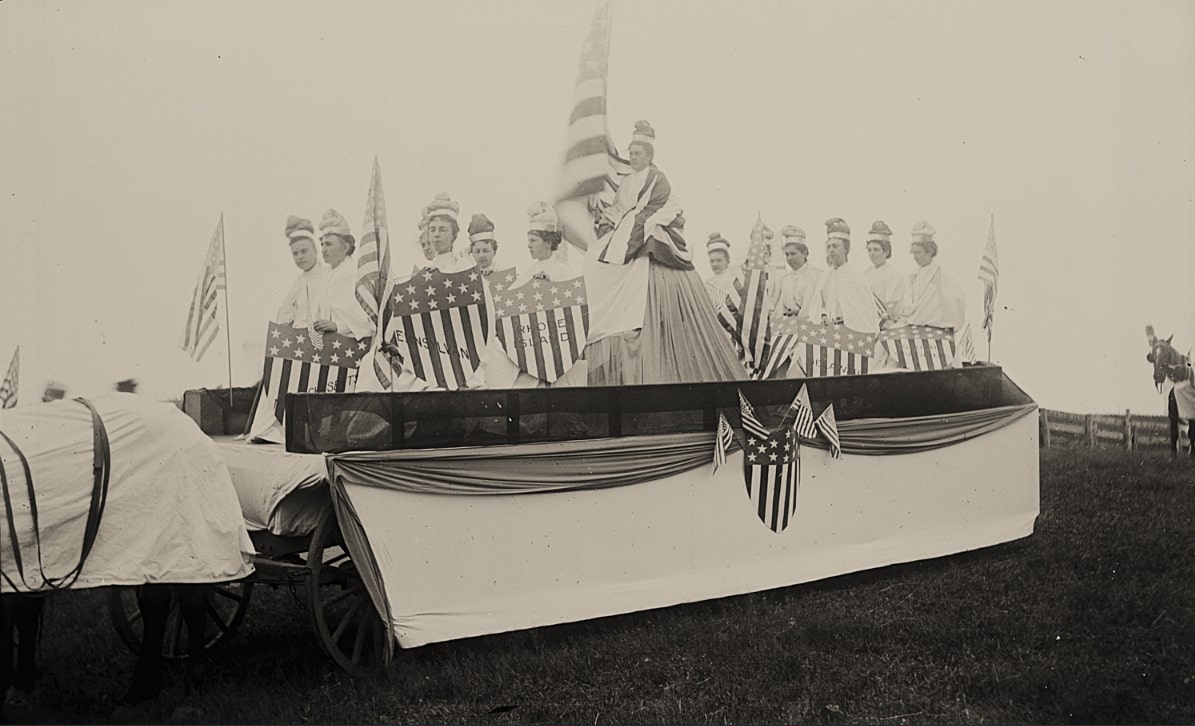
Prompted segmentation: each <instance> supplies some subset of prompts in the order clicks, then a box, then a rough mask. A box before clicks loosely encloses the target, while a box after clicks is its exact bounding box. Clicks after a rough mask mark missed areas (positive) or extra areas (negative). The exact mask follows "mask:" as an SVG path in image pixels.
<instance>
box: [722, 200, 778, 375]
mask: <svg viewBox="0 0 1195 726" xmlns="http://www.w3.org/2000/svg"><path fill="white" fill-rule="evenodd" d="M771 238H772V230H771V229H770V228H769V227H768V226H767V225H766V224H764V221H763V217H762V216H759V217H757V218H756V220H755V225H754V226H753V227H752V228H751V245H750V246H749V247H748V248H747V261H746V262H745V263H744V264H743V279H742V281H740V280H739V279H738V278H736V279H735V281H734V287H733V288H732V290H731V291H730V292H729V293H727V295H726V298H725V300H724V301H723V304H722V305H719V306H718V310H717V313H718V322H719V323H721V325H722V327H723V328H724V329H725V330H726V332H727V333H729V334H730V339H731V341H732V342H733V343H734V347H735V351H736V352H737V353H738V354H739V360H740V361H742V363H743V366H744V367H745V368H746V369H747V370H748V371H749V372H751V374H752V375H751V377H752V378H761V377H762V375H761V373H762V371H763V365H764V362H765V359H766V358H767V354H768V348H769V345H770V343H769V340H768V338H769V331H770V328H769V326H770V320H769V315H768V312H769V308H770V307H771V306H770V305H769V304H768V303H769V300H768V296H767V292H768V270H767V250H768V240H770V239H771Z"/></svg>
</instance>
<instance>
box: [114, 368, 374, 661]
mask: <svg viewBox="0 0 1195 726" xmlns="http://www.w3.org/2000/svg"><path fill="white" fill-rule="evenodd" d="M238 392H239V393H242V395H246V401H248V399H249V397H250V396H251V395H252V392H251V391H248V392H244V391H243V390H242V391H238ZM188 393H189V396H188V397H189V398H194V396H193V395H190V394H193V393H200V395H201V397H202V399H207V400H209V401H210V400H212V396H211V395H210V394H209V392H188ZM213 393H217V392H213ZM227 393H228V392H227V391H226V390H225V391H221V392H218V394H223V396H224V397H225V398H226V397H227ZM233 400H234V401H235V396H234V398H233ZM191 413H193V414H195V417H198V416H199V414H200V411H196V410H192V411H191ZM235 417H236V415H235V413H234V418H235ZM201 423H203V422H202V421H201ZM208 428H209V430H211V429H212V426H211V423H210V421H209V422H208ZM221 428H222V427H221ZM213 439H214V440H215V442H216V444H217V446H218V449H219V450H220V452H221V454H222V456H223V457H224V461H225V464H226V465H227V467H228V469H229V473H230V474H231V475H232V481H233V484H234V486H235V487H236V489H237V496H238V498H239V499H240V502H241V509H242V512H243V513H244V516H245V522H246V525H247V528H248V530H249V539H250V540H251V541H252V543H253V546H254V549H255V550H256V552H257V554H256V556H255V557H254V560H253V564H254V572H253V574H251V575H250V576H248V577H247V578H244V579H241V580H236V581H233V582H227V583H223V584H220V585H218V586H216V589H215V591H214V593H213V596H212V598H211V600H210V601H209V603H208V616H209V618H208V627H207V631H206V637H207V641H206V643H205V647H206V648H209V649H210V648H214V647H217V646H218V645H220V644H221V643H223V642H224V641H226V640H227V639H228V638H230V637H232V636H233V635H234V634H235V633H236V631H237V628H238V627H239V626H240V624H241V622H242V620H243V619H244V617H245V614H246V612H247V611H248V609H249V604H250V601H251V598H252V594H253V591H254V588H255V587H261V586H269V587H281V588H286V589H287V590H289V591H290V592H291V593H292V595H294V597H295V598H296V599H297V600H300V601H301V604H302V606H303V608H304V609H305V610H306V611H307V612H308V614H309V615H310V619H311V626H312V630H313V632H314V634H315V636H316V638H317V640H318V641H319V644H320V646H321V648H322V649H323V650H324V652H325V653H327V654H328V656H329V657H331V658H332V660H333V661H334V662H335V663H336V664H337V665H338V666H340V667H341V668H343V669H344V670H345V671H347V672H349V673H351V674H353V675H358V676H362V675H367V674H369V673H371V672H373V671H374V670H376V669H377V667H378V666H380V665H381V664H382V662H383V654H384V652H385V644H384V638H385V630H384V627H383V623H382V620H381V619H380V618H379V617H378V616H377V614H376V611H375V610H374V609H373V606H372V604H371V603H370V600H369V596H368V594H367V593H366V591H365V587H364V584H363V582H362V580H361V577H360V575H359V574H358V573H357V571H356V568H355V567H354V564H353V560H352V558H351V557H350V556H349V554H348V551H347V549H346V548H345V546H344V542H343V538H342V536H341V534H340V528H339V526H338V525H337V522H336V517H335V513H334V512H333V509H332V506H331V500H330V498H329V496H328V488H327V482H326V478H325V475H326V469H325V466H324V462H323V458H322V457H320V456H311V455H306V456H304V455H294V454H288V453H287V452H285V451H282V450H281V447H279V446H274V445H263V446H255V445H249V444H246V443H244V442H242V441H237V440H234V438H233V437H232V436H227V435H219V434H217V435H215V436H213ZM107 602H108V611H109V615H110V617H111V619H112V622H113V625H114V626H115V628H116V630H117V632H118V633H119V635H120V637H121V640H122V641H124V643H125V644H126V645H127V646H128V647H129V648H130V649H131V650H133V651H134V652H137V650H138V649H139V648H140V646H141V618H140V611H139V608H138V605H137V596H136V590H135V589H134V588H113V589H112V590H110V591H109V594H108V601H107ZM187 647H188V634H187V630H186V629H185V628H184V627H183V621H182V617H181V613H180V611H179V608H178V607H177V606H173V607H172V608H171V613H170V616H169V620H168V621H167V631H166V638H165V639H164V641H163V644H162V652H163V655H164V656H166V657H167V658H171V659H184V658H186V654H187V652H188V650H187Z"/></svg>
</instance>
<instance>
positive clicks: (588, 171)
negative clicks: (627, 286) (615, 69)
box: [556, 0, 631, 249]
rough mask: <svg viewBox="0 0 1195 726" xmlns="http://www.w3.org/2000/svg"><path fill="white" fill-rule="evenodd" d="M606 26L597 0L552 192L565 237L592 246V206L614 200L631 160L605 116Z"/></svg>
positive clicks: (605, 2)
mask: <svg viewBox="0 0 1195 726" xmlns="http://www.w3.org/2000/svg"><path fill="white" fill-rule="evenodd" d="M611 27H612V15H611V10H610V2H609V0H598V2H597V5H596V6H595V8H594V11H593V21H592V23H591V24H590V26H589V33H588V34H587V35H586V36H585V41H584V44H583V45H582V46H581V62H580V65H579V66H578V68H577V83H576V86H575V88H574V90H573V108H572V113H571V114H570V116H569V124H568V141H567V147H566V150H565V154H564V162H563V165H562V166H561V173H560V188H559V190H558V192H557V195H556V200H557V202H556V214H557V216H558V218H559V219H560V223H561V227H562V232H563V234H564V237H565V238H566V239H568V240H570V241H572V242H574V243H575V244H577V245H578V246H580V247H581V248H582V249H591V248H593V247H594V246H595V245H597V232H596V229H595V225H594V221H595V219H596V215H597V214H598V211H597V210H599V209H600V208H601V207H602V206H603V205H604V204H609V203H610V202H612V201H613V199H614V194H615V191H616V190H617V189H618V185H619V182H620V180H621V179H622V178H623V177H625V176H626V175H627V174H629V173H630V171H631V167H630V164H629V163H628V162H627V161H626V160H625V159H623V158H622V157H620V156H619V155H618V151H617V149H618V147H617V146H616V145H615V144H614V140H613V139H612V138H611V137H610V129H609V122H608V119H607V116H606V76H607V71H608V68H609V61H610V30H611Z"/></svg>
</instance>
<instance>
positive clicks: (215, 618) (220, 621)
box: [207, 602, 228, 633]
mask: <svg viewBox="0 0 1195 726" xmlns="http://www.w3.org/2000/svg"><path fill="white" fill-rule="evenodd" d="M207 614H208V615H210V616H211V618H212V622H213V623H215V624H216V627H217V628H219V629H220V632H221V633H227V632H228V626H227V625H226V624H225V623H224V614H223V613H221V612H220V611H219V610H217V609H216V606H215V605H213V604H212V603H210V602H209V603H207Z"/></svg>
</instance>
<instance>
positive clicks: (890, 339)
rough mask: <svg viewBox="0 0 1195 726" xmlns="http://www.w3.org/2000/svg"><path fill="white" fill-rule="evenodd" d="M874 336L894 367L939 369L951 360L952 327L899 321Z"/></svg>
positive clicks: (952, 350) (952, 352) (920, 369)
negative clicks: (900, 324) (905, 323)
mask: <svg viewBox="0 0 1195 726" xmlns="http://www.w3.org/2000/svg"><path fill="white" fill-rule="evenodd" d="M876 340H877V342H878V343H879V344H880V347H881V348H883V349H884V352H885V353H887V354H888V362H889V364H891V365H895V366H896V367H897V368H904V369H905V370H913V371H940V370H943V369H946V368H949V367H950V364H951V363H952V362H953V361H954V328H938V327H934V326H932V325H902V326H900V327H899V328H888V329H887V330H884V331H881V332H880V334H879V336H878V337H877V338H876Z"/></svg>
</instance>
